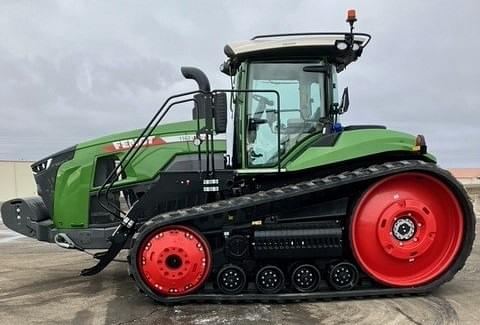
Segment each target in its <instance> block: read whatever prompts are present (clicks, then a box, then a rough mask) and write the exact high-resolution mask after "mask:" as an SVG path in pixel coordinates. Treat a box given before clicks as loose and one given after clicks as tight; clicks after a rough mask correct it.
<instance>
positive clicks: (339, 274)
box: [328, 262, 359, 290]
mask: <svg viewBox="0 0 480 325" xmlns="http://www.w3.org/2000/svg"><path fill="white" fill-rule="evenodd" d="M358 278H359V273H358V269H357V267H356V266H355V265H353V264H352V263H348V262H341V263H338V264H335V265H334V266H333V267H332V268H331V269H330V272H329V273H328V282H329V283H330V285H331V286H332V287H333V288H334V289H336V290H350V289H353V288H354V287H355V286H356V285H357V283H358Z"/></svg>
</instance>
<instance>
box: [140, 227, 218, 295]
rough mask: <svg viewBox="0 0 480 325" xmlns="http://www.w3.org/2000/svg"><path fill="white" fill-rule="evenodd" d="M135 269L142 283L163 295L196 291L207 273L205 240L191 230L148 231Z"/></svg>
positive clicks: (208, 252) (208, 271)
mask: <svg viewBox="0 0 480 325" xmlns="http://www.w3.org/2000/svg"><path fill="white" fill-rule="evenodd" d="M138 256H139V257H138V269H139V271H140V275H141V276H142V278H143V280H144V281H145V282H146V284H147V285H148V286H149V287H150V288H151V289H152V290H154V291H157V292H159V293H160V294H163V295H166V296H176V295H183V294H187V293H190V292H192V291H194V290H196V289H198V288H199V287H200V286H201V285H203V283H204V282H205V280H206V279H207V277H208V275H209V273H210V266H211V253H210V247H209V246H208V243H207V241H206V240H205V239H204V238H203V237H202V236H201V235H200V234H199V233H197V232H195V231H194V230H192V229H190V228H187V227H184V226H170V227H165V228H160V229H157V230H155V231H153V232H152V234H150V235H149V236H148V237H147V238H146V239H145V240H144V241H143V243H142V245H141V246H140V254H139V255H138Z"/></svg>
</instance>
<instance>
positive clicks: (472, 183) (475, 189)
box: [450, 168, 480, 216]
mask: <svg viewBox="0 0 480 325" xmlns="http://www.w3.org/2000/svg"><path fill="white" fill-rule="evenodd" d="M450 172H451V173H452V174H453V176H455V177H456V178H457V179H458V180H459V181H460V182H461V183H462V184H463V186H465V188H466V189H467V192H468V194H469V195H470V197H471V198H472V200H473V204H474V207H475V213H476V214H477V216H480V168H453V169H450Z"/></svg>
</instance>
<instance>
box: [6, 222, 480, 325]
mask: <svg viewBox="0 0 480 325" xmlns="http://www.w3.org/2000/svg"><path fill="white" fill-rule="evenodd" d="M0 257H1V264H0V323H1V324H30V323H35V324H66V323H69V324H182V325H186V324H357V325H358V324H480V295H479V294H478V293H479V292H480V266H479V262H480V248H479V247H478V240H477V243H476V245H475V247H474V250H473V253H472V256H470V258H469V260H468V262H467V265H466V267H465V268H464V269H463V270H462V271H461V272H460V273H459V274H458V275H457V276H456V277H455V279H454V280H453V281H451V282H450V283H447V284H446V285H444V286H443V287H441V288H440V289H438V290H437V291H435V292H434V293H433V294H431V295H428V296H424V297H409V298H395V299H363V300H351V301H332V302H317V303H296V304H294V303H292V304H285V305H284V304H244V305H218V304H202V305H182V306H176V307H165V306H162V305H158V304H156V303H154V302H152V301H151V300H150V299H148V298H145V297H143V296H142V295H140V294H139V293H138V292H137V290H136V289H135V287H134V284H133V282H132V281H131V280H130V279H129V278H128V275H127V272H126V265H125V264H123V263H113V264H112V265H110V266H109V267H108V268H107V269H106V270H105V271H104V272H102V273H100V274H99V275H97V276H94V277H91V278H83V277H80V276H79V275H78V274H79V271H80V270H81V269H82V268H85V267H87V266H90V265H92V263H93V262H94V261H93V260H92V259H91V258H90V257H89V256H88V255H85V254H82V253H80V252H75V251H67V250H63V249H61V248H58V247H56V246H55V245H50V244H46V243H40V242H37V241H35V240H32V239H28V238H24V237H21V236H18V235H16V234H15V233H13V232H10V231H9V230H7V229H6V228H5V227H4V226H3V225H1V224H0Z"/></svg>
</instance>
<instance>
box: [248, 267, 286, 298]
mask: <svg viewBox="0 0 480 325" xmlns="http://www.w3.org/2000/svg"><path fill="white" fill-rule="evenodd" d="M284 284H285V276H284V275H283V271H282V270H280V269H279V268H278V267H276V266H273V265H267V266H264V267H262V268H261V269H260V270H259V271H258V272H257V276H256V278H255V285H256V286H257V289H258V291H260V292H262V293H265V294H271V293H277V292H279V291H280V290H282V289H283V286H284Z"/></svg>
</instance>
